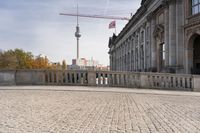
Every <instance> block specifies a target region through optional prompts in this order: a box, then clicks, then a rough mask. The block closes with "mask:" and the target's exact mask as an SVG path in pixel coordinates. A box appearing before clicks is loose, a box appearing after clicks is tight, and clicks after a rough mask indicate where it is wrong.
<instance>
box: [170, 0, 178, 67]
mask: <svg viewBox="0 0 200 133" xmlns="http://www.w3.org/2000/svg"><path fill="white" fill-rule="evenodd" d="M176 51H177V50H176V2H175V0H171V1H170V2H169V67H171V68H174V67H175V66H176Z"/></svg>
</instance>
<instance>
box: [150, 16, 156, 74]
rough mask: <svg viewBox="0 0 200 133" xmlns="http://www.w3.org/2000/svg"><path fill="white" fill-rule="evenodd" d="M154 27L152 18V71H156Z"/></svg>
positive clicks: (154, 23) (154, 20)
mask: <svg viewBox="0 0 200 133" xmlns="http://www.w3.org/2000/svg"><path fill="white" fill-rule="evenodd" d="M155 26H156V18H155V16H152V19H151V68H152V70H153V71H155V70H156V40H155V37H154V34H153V33H154V30H155Z"/></svg>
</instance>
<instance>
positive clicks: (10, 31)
mask: <svg viewBox="0 0 200 133" xmlns="http://www.w3.org/2000/svg"><path fill="white" fill-rule="evenodd" d="M140 2H141V1H140V0H99V1H94V0H79V11H80V13H83V14H102V15H104V14H105V15H116V16H130V14H128V13H131V12H132V13H134V12H135V11H136V10H137V9H138V7H139V6H140ZM76 3H77V0H1V1H0V49H3V50H8V49H15V48H22V49H24V50H25V51H30V52H32V53H33V54H34V55H38V54H44V55H47V56H48V57H49V59H50V60H51V61H62V60H63V59H65V60H66V61H67V63H68V64H71V59H72V58H75V57H76V39H75V37H74V32H75V26H76V18H74V17H66V16H60V15H59V13H60V12H64V13H65V12H68V13H75V12H76ZM111 21H112V20H103V19H86V18H80V30H81V34H82V37H81V38H80V56H81V57H85V58H87V59H90V58H91V57H93V58H94V59H96V60H99V61H100V63H102V64H104V65H108V64H109V58H108V47H107V46H108V38H109V36H111V35H112V33H113V32H114V29H110V30H109V29H108V25H109V23H110V22H111ZM126 23H127V21H117V32H118V33H119V32H120V30H121V29H122V28H123V27H124V26H125V24H126Z"/></svg>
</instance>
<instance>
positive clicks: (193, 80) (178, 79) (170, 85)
mask: <svg viewBox="0 0 200 133" xmlns="http://www.w3.org/2000/svg"><path fill="white" fill-rule="evenodd" d="M0 85H76V86H99V87H104V86H107V87H108V86H109V87H128V88H153V89H171V90H185V91H200V76H197V75H195V76H194V75H179V74H169V73H139V72H115V71H86V70H66V71H62V70H0Z"/></svg>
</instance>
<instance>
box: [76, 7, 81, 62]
mask: <svg viewBox="0 0 200 133" xmlns="http://www.w3.org/2000/svg"><path fill="white" fill-rule="evenodd" d="M78 17H79V15H78V4H77V26H76V32H75V37H76V39H77V56H76V59H79V38H80V37H81V33H80V27H79V21H78Z"/></svg>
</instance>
